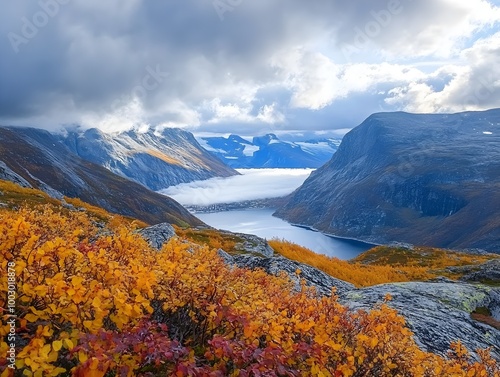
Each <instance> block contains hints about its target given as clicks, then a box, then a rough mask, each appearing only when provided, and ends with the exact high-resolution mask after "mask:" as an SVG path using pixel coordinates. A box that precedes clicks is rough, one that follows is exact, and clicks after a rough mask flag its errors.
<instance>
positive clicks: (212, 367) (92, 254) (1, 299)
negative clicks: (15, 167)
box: [0, 206, 499, 377]
mask: <svg viewBox="0 0 500 377" xmlns="http://www.w3.org/2000/svg"><path fill="white" fill-rule="evenodd" d="M9 262H15V271H16V279H17V281H16V283H17V291H18V297H17V298H16V312H17V313H16V314H17V316H18V321H17V334H16V335H17V341H16V346H17V355H16V364H15V365H16V368H17V372H16V373H19V375H21V374H23V375H26V376H58V375H64V376H66V375H67V376H69V375H72V376H82V377H83V376H85V377H87V376H89V377H101V376H179V377H181V376H499V369H498V366H497V364H496V362H495V360H493V359H492V358H491V357H490V356H489V353H488V351H487V350H484V351H479V355H480V356H481V358H482V359H481V362H476V361H474V360H471V358H470V356H469V354H468V352H467V350H465V349H464V348H463V346H462V345H461V344H459V343H457V344H454V345H453V347H452V349H451V350H450V357H449V358H443V357H441V356H438V355H435V354H432V353H427V352H424V351H422V350H420V349H419V348H418V347H417V345H416V344H415V342H414V340H413V338H412V334H411V332H410V330H408V328H407V327H406V326H405V321H404V319H403V318H402V317H401V316H399V315H398V314H397V312H396V311H395V310H393V309H391V308H389V307H388V306H387V305H386V303H384V302H382V303H380V304H379V305H377V306H376V307H374V308H373V309H372V310H370V311H351V310H348V309H347V308H346V307H344V306H342V305H341V304H339V303H338V301H337V299H336V296H335V294H334V292H332V295H331V296H329V297H318V296H317V294H316V292H315V291H314V289H312V288H308V287H306V286H305V285H304V284H303V285H302V289H301V290H300V291H299V292H296V291H295V290H294V289H293V284H292V283H291V282H290V280H289V279H288V277H286V276H285V275H279V276H272V275H269V274H267V273H265V272H264V271H262V270H255V271H251V270H246V269H240V268H236V267H228V266H226V265H225V264H224V263H223V261H222V260H221V259H220V258H219V257H218V255H217V252H216V250H215V249H211V248H208V247H206V246H203V247H202V246H200V245H197V244H194V243H192V242H187V241H185V240H183V239H180V238H174V239H172V240H171V241H170V242H169V243H168V244H166V245H164V247H163V248H162V250H161V251H159V252H158V251H156V250H153V249H151V248H150V246H149V245H148V244H147V243H146V241H145V240H144V239H142V238H141V237H140V236H139V235H137V233H136V232H135V231H134V229H133V228H131V227H130V226H127V225H122V226H118V227H116V228H114V229H112V230H111V229H102V228H101V227H99V226H96V222H95V221H94V219H93V218H92V216H91V215H89V214H87V213H85V212H79V211H73V212H59V211H56V210H54V208H52V207H50V206H42V207H39V208H37V209H28V208H21V209H20V210H19V211H17V212H13V211H9V210H2V211H0V264H1V266H0V267H1V268H2V271H6V269H7V263H9ZM0 287H1V288H0V308H2V311H4V310H6V305H7V299H6V298H7V294H6V293H7V287H6V285H5V284H4V283H2V285H0ZM387 299H389V298H387ZM3 314H5V313H3ZM7 318H8V317H7V316H3V317H2V321H3V322H2V326H1V327H0V336H1V337H2V339H3V340H2V341H1V342H0V373H1V376H2V377H5V376H12V375H14V370H13V369H10V368H8V361H7V360H6V358H5V357H4V355H6V352H7V349H8V347H9V346H8V344H7V342H6V341H5V336H6V335H7V333H8V331H9V325H8V324H7V322H6V320H7Z"/></svg>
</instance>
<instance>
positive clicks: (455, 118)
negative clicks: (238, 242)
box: [276, 109, 500, 252]
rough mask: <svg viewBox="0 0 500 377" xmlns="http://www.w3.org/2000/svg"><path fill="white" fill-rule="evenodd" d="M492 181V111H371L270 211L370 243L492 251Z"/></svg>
mask: <svg viewBox="0 0 500 377" xmlns="http://www.w3.org/2000/svg"><path fill="white" fill-rule="evenodd" d="M499 187H500V109H495V110H489V111H483V112H466V113H460V114H448V115H447V114H434V115H426V114H408V113H402V112H399V113H380V114H374V115H372V116H370V117H369V118H368V119H366V120H365V121H364V122H363V123H362V124H361V125H359V126H358V127H356V128H355V129H353V130H352V131H350V132H349V133H348V134H346V135H345V137H344V139H343V140H342V143H341V145H340V147H339V149H338V151H337V152H336V153H335V154H334V155H333V157H332V159H331V160H330V161H329V162H328V163H327V164H325V165H323V166H322V167H321V168H319V169H318V170H316V171H314V172H313V173H312V174H311V176H310V177H309V178H308V179H307V180H306V181H305V182H304V184H303V185H302V186H301V187H300V188H298V189H297V190H296V191H295V192H294V193H292V194H291V195H290V196H289V198H288V200H287V201H286V202H285V204H284V205H282V206H281V207H280V208H278V210H277V212H276V215H277V216H278V217H281V218H284V219H286V220H288V221H290V222H292V223H296V224H303V225H307V226H312V227H314V228H316V229H318V230H320V231H324V232H327V233H331V234H335V235H338V236H342V237H349V238H357V239H361V240H364V241H368V242H373V243H381V244H388V243H390V242H391V241H399V242H407V243H410V244H418V245H426V246H434V247H443V248H451V249H468V248H477V249H484V250H487V251H490V252H500V217H499V216H498V210H499V208H500V190H499Z"/></svg>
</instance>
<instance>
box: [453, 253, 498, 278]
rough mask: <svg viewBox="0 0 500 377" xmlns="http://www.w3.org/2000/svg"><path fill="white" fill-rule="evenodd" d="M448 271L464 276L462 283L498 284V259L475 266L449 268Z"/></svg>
mask: <svg viewBox="0 0 500 377" xmlns="http://www.w3.org/2000/svg"><path fill="white" fill-rule="evenodd" d="M449 270H450V271H452V272H460V273H462V274H464V275H463V276H462V277H461V278H460V280H462V281H469V282H479V283H496V284H500V259H496V260H491V261H488V262H486V263H483V264H480V265H477V266H462V267H449Z"/></svg>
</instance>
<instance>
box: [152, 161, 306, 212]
mask: <svg viewBox="0 0 500 377" xmlns="http://www.w3.org/2000/svg"><path fill="white" fill-rule="evenodd" d="M237 170H238V172H240V173H241V174H242V175H238V176H234V177H230V178H212V179H208V180H205V181H195V182H190V183H183V184H180V185H177V186H172V187H168V188H166V189H164V190H161V191H160V192H161V193H162V194H165V195H168V196H170V197H171V198H173V199H175V200H177V201H178V202H179V203H181V204H182V205H202V206H208V205H212V204H221V203H234V202H242V201H245V200H255V199H267V198H279V197H281V196H285V195H288V194H290V193H292V192H293V191H294V190H295V189H296V188H297V187H299V186H300V185H301V184H302V183H303V182H304V181H305V180H306V178H307V177H308V176H309V174H311V172H312V171H313V170H314V169H237Z"/></svg>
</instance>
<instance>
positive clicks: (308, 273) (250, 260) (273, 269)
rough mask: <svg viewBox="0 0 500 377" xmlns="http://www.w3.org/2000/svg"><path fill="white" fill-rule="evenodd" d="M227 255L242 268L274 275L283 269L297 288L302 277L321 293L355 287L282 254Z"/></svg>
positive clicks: (342, 290)
mask: <svg viewBox="0 0 500 377" xmlns="http://www.w3.org/2000/svg"><path fill="white" fill-rule="evenodd" d="M226 254H227V253H226ZM227 256H229V254H227ZM227 256H223V258H224V259H225V261H226V263H228V264H233V265H236V266H238V267H241V268H249V269H256V268H262V269H263V270H264V271H266V272H268V273H270V274H273V275H276V274H278V273H279V272H280V271H283V272H285V273H286V274H287V275H288V276H289V277H290V279H291V280H292V281H293V282H294V283H295V286H296V288H297V289H300V280H301V279H304V280H305V281H306V284H307V285H308V286H312V287H315V288H316V289H317V291H318V293H319V294H321V295H330V293H331V292H332V287H335V288H336V290H337V294H346V293H347V292H349V291H351V290H353V289H355V287H354V285H352V284H350V283H347V282H345V281H343V280H340V279H335V278H333V277H331V276H330V275H327V274H325V273H324V272H323V271H320V270H318V269H317V268H314V267H311V266H308V265H306V264H303V263H299V262H295V261H292V260H290V259H287V258H284V257H281V256H276V257H272V258H260V257H256V256H252V255H237V256H232V257H231V256H229V257H230V258H231V259H228V258H227ZM297 270H300V274H299V275H297Z"/></svg>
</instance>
